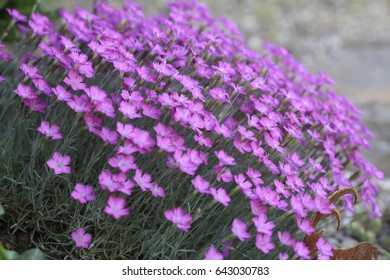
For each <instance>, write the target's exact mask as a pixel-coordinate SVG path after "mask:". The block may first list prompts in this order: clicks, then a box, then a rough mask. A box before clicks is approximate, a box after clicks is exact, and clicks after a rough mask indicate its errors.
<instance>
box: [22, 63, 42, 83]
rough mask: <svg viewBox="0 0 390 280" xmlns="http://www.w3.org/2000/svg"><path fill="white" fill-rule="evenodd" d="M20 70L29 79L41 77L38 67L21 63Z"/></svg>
mask: <svg viewBox="0 0 390 280" xmlns="http://www.w3.org/2000/svg"><path fill="white" fill-rule="evenodd" d="M20 70H22V71H23V73H24V75H26V76H27V77H29V78H30V79H42V76H41V75H40V74H39V70H38V68H37V67H35V66H31V65H28V64H26V63H23V64H22V65H20Z"/></svg>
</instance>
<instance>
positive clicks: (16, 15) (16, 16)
mask: <svg viewBox="0 0 390 280" xmlns="http://www.w3.org/2000/svg"><path fill="white" fill-rule="evenodd" d="M5 10H6V11H7V13H8V14H9V15H10V16H11V17H12V20H13V21H15V22H26V21H27V17H26V16H25V15H23V14H22V13H20V12H19V11H18V10H15V9H10V8H7V9H5Z"/></svg>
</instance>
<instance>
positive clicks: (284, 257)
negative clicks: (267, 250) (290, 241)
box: [278, 253, 288, 260]
mask: <svg viewBox="0 0 390 280" xmlns="http://www.w3.org/2000/svg"><path fill="white" fill-rule="evenodd" d="M278 257H279V260H288V253H279V254H278Z"/></svg>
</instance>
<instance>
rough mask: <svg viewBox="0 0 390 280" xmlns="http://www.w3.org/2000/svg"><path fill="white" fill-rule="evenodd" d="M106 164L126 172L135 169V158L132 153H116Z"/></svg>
mask: <svg viewBox="0 0 390 280" xmlns="http://www.w3.org/2000/svg"><path fill="white" fill-rule="evenodd" d="M108 164H109V165H110V166H112V167H117V168H119V169H120V171H122V172H127V171H129V170H131V169H136V168H137V165H136V164H135V159H134V157H133V156H132V155H124V154H117V155H116V156H115V157H112V158H110V159H109V160H108Z"/></svg>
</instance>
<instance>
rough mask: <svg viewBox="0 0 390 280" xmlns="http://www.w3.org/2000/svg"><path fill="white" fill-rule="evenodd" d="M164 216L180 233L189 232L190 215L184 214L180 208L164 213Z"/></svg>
mask: <svg viewBox="0 0 390 280" xmlns="http://www.w3.org/2000/svg"><path fill="white" fill-rule="evenodd" d="M164 216H165V218H166V219H167V220H168V221H170V222H172V223H174V224H175V225H176V226H177V228H178V229H180V230H182V231H189V230H190V228H191V221H192V217H191V215H190V214H186V213H185V212H184V210H183V208H181V207H178V208H175V209H172V210H166V211H164Z"/></svg>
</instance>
